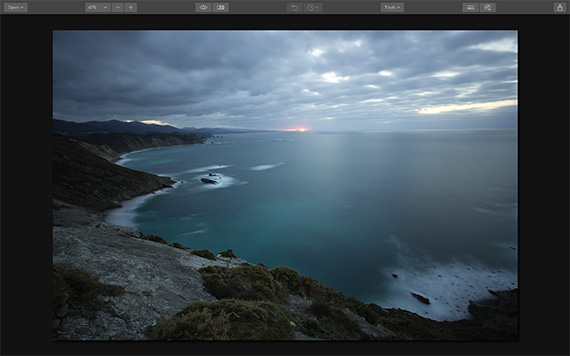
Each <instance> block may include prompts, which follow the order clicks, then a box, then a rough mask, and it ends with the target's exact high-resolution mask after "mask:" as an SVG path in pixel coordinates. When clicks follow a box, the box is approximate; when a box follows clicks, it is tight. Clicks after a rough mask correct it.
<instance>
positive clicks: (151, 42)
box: [53, 31, 517, 130]
mask: <svg viewBox="0 0 570 356" xmlns="http://www.w3.org/2000/svg"><path fill="white" fill-rule="evenodd" d="M53 59H54V64H53V117H54V118H56V119H62V120H68V121H76V122H85V121H92V120H98V121H105V120H111V119H116V120H135V121H145V122H159V123H164V124H170V125H173V126H176V127H180V128H182V127H236V128H253V129H297V128H301V127H303V128H306V129H310V130H399V129H428V128H515V127H516V125H517V33H516V31H435V32H432V31H365V32H362V31H307V32H305V31H175V32H173V31H81V32H75V31H73V32H72V31H55V32H54V34H53Z"/></svg>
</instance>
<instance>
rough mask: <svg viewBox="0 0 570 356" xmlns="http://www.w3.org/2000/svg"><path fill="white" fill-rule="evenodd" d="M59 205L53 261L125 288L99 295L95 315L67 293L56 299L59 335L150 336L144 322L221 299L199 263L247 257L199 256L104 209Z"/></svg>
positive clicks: (87, 337) (228, 264)
mask: <svg viewBox="0 0 570 356" xmlns="http://www.w3.org/2000/svg"><path fill="white" fill-rule="evenodd" d="M58 207H59V208H58V209H57V210H55V211H54V219H55V221H58V223H59V224H60V225H61V226H54V227H53V263H54V265H55V266H58V267H61V268H67V269H80V270H83V271H86V272H88V273H89V275H91V276H92V277H93V278H94V279H96V280H97V281H99V282H100V283H102V284H105V285H112V286H120V287H122V288H124V293H123V294H122V295H117V296H108V295H99V296H98V297H97V298H98V299H99V300H100V301H102V302H103V307H102V308H101V309H100V310H96V311H94V312H93V313H91V315H89V313H87V312H86V310H84V309H87V308H88V306H85V307H79V308H77V307H75V309H74V308H72V307H70V306H69V305H68V303H67V300H66V298H63V297H62V298H61V299H60V300H54V306H55V307H54V319H53V320H54V329H53V331H54V338H55V339H58V340H118V339H122V340H125V339H127V340H140V339H145V336H144V330H145V328H147V327H148V326H151V325H153V324H155V323H156V322H157V321H158V320H159V319H160V318H163V317H164V318H167V317H170V316H172V315H173V314H174V313H176V312H178V311H180V310H181V309H183V308H184V307H186V306H187V305H188V304H191V303H193V302H197V301H214V300H216V298H215V297H213V296H212V295H211V294H210V293H208V292H207V291H206V290H205V289H204V286H203V284H202V277H201V275H200V273H199V272H198V269H199V268H201V267H205V266H210V265H214V266H224V267H236V266H239V265H242V264H246V263H247V262H246V261H244V260H242V259H239V258H227V257H221V256H220V257H217V258H216V260H215V261H214V260H210V259H207V258H203V257H200V256H196V255H194V254H192V253H191V251H187V250H185V249H179V248H175V247H172V246H169V245H165V244H163V243H160V242H154V241H150V240H145V239H143V235H142V234H141V233H140V232H139V231H138V230H137V229H135V228H131V227H123V226H116V225H110V224H107V223H105V222H103V221H102V216H101V215H100V214H95V213H89V212H86V211H84V210H82V209H80V208H78V207H75V206H72V205H69V204H64V203H60V204H59V205H58ZM54 294H56V293H54ZM68 294H69V293H68ZM62 295H65V292H63V293H62Z"/></svg>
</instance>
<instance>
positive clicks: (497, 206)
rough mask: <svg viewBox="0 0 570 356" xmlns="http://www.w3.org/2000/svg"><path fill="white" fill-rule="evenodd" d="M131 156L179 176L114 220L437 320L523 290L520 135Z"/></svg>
mask: <svg viewBox="0 0 570 356" xmlns="http://www.w3.org/2000/svg"><path fill="white" fill-rule="evenodd" d="M121 164H122V165H124V166H126V167H129V168H133V169H137V170H142V171H146V172H151V173H155V174H159V175H166V176H170V177H172V178H173V179H174V180H176V181H178V182H179V183H178V184H177V186H176V188H175V189H169V190H165V191H162V192H161V193H160V194H155V195H150V196H147V197H145V198H138V200H134V201H133V202H131V203H127V204H125V207H124V208H121V209H118V210H115V211H112V212H111V213H110V215H109V221H111V222H113V223H119V224H123V225H130V226H135V227H137V228H138V229H139V230H140V231H142V232H143V233H145V234H156V235H160V236H162V237H164V238H165V239H167V240H168V241H169V242H179V243H181V244H182V245H184V246H187V247H190V248H192V249H202V248H207V249H209V250H211V251H213V252H215V253H217V252H221V251H224V250H226V249H228V248H231V249H232V250H233V251H234V253H235V254H236V255H237V256H239V257H240V258H244V259H246V260H248V261H250V262H253V263H264V264H265V265H267V266H268V267H270V268H273V267H276V266H289V267H291V268H293V269H295V270H297V271H299V272H300V273H301V274H302V275H307V276H311V277H313V278H315V279H318V280H320V281H321V282H322V283H323V284H325V285H328V286H330V287H332V288H334V289H335V290H337V291H340V292H342V293H343V294H345V295H350V296H354V297H357V298H359V299H360V300H363V301H365V302H374V303H376V304H378V305H380V306H382V307H396V308H403V309H407V310H410V311H413V312H416V313H418V314H420V315H422V316H426V317H430V318H432V319H436V320H456V319H460V318H465V317H469V314H468V312H467V305H468V300H474V299H478V298H482V297H487V296H488V295H489V294H488V290H489V289H494V290H497V289H512V288H516V287H517V286H518V272H517V271H518V258H517V256H518V242H517V209H518V201H517V191H518V187H517V131H516V130H437V131H433V130H426V131H402V132H342V133H339V132H328V133H327V132H311V131H307V132H260V133H242V134H227V135H221V137H220V136H215V137H213V138H211V139H210V141H208V143H206V144H203V145H191V146H177V147H165V148H160V149H153V150H146V151H143V152H135V153H131V154H128V155H127V156H126V157H125V159H124V160H123V161H121ZM210 174H211V175H210ZM204 177H206V178H209V179H213V180H216V181H218V182H219V183H218V184H205V183H203V182H202V181H201V180H200V179H201V178H204ZM412 292H413V293H417V294H420V295H423V296H425V297H427V298H429V299H430V304H429V305H426V304H423V303H421V302H420V301H418V300H417V299H415V298H414V297H413V296H412V295H411V293H412Z"/></svg>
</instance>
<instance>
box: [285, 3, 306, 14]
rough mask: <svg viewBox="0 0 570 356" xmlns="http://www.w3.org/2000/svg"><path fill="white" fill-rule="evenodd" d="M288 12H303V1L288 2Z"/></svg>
mask: <svg viewBox="0 0 570 356" xmlns="http://www.w3.org/2000/svg"><path fill="white" fill-rule="evenodd" d="M287 12H303V3H301V2H289V3H287Z"/></svg>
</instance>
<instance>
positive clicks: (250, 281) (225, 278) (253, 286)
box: [199, 266, 289, 304]
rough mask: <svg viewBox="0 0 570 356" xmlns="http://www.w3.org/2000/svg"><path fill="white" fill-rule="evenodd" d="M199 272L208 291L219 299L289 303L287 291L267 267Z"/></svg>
mask: <svg viewBox="0 0 570 356" xmlns="http://www.w3.org/2000/svg"><path fill="white" fill-rule="evenodd" d="M199 272H200V273H201V274H202V277H203V278H204V286H205V287H206V290H207V291H208V292H210V293H211V294H212V295H213V296H215V297H216V298H218V299H222V298H234V299H242V300H265V301H270V302H275V303H283V304H288V303H289V293H287V289H286V288H285V287H284V286H283V285H282V284H281V283H279V282H278V281H276V280H275V279H274V278H273V277H272V275H271V273H270V272H269V270H268V269H267V268H265V267H262V266H243V267H236V268H232V269H229V268H226V267H214V266H208V267H204V268H201V269H200V270H199Z"/></svg>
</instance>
